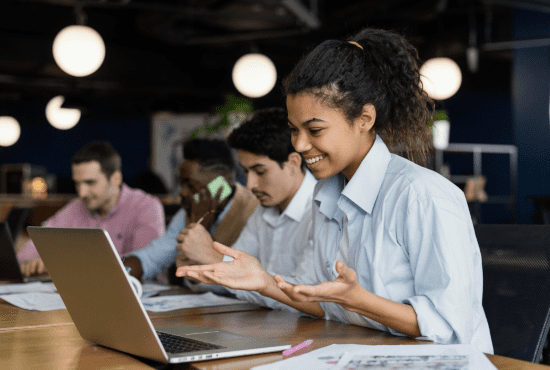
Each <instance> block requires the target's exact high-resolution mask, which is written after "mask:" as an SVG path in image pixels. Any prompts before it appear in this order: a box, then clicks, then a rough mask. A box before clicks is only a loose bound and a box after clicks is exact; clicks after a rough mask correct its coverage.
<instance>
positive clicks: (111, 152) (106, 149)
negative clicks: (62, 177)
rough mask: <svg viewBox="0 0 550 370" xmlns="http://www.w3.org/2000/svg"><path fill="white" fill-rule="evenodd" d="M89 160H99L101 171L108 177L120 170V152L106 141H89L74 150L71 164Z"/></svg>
mask: <svg viewBox="0 0 550 370" xmlns="http://www.w3.org/2000/svg"><path fill="white" fill-rule="evenodd" d="M91 161H96V162H99V165H100V167H101V172H103V173H104V174H105V176H107V178H108V179H110V178H111V176H112V175H113V173H115V172H116V171H122V160H121V159H120V154H118V152H117V151H116V150H115V148H113V146H112V145H111V144H109V143H108V142H106V141H94V142H91V143H89V144H87V145H85V146H84V147H83V148H82V149H80V150H79V151H78V152H76V153H75V155H73V157H72V158H71V164H73V165H75V164H80V163H85V162H91Z"/></svg>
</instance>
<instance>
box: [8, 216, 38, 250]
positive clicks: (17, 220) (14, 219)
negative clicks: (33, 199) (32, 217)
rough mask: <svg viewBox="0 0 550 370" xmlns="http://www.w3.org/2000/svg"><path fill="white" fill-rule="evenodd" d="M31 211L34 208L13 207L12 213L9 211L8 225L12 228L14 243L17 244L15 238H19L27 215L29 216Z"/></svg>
mask: <svg viewBox="0 0 550 370" xmlns="http://www.w3.org/2000/svg"><path fill="white" fill-rule="evenodd" d="M31 211H32V208H23V207H22V208H12V209H11V210H10V213H8V217H7V218H6V222H7V223H8V227H9V229H10V233H11V235H12V239H13V242H14V244H15V240H16V239H17V236H18V235H19V232H20V231H21V230H22V229H23V227H24V226H25V221H26V220H27V217H28V216H29V213H30V212H31Z"/></svg>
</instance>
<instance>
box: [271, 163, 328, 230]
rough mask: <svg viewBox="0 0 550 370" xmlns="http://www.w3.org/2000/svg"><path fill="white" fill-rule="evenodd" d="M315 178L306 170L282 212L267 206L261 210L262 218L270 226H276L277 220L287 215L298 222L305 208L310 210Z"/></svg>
mask: <svg viewBox="0 0 550 370" xmlns="http://www.w3.org/2000/svg"><path fill="white" fill-rule="evenodd" d="M316 183H317V180H316V179H315V177H314V176H313V175H312V174H311V173H310V172H309V171H308V170H306V173H305V175H304V179H303V180H302V184H300V187H299V188H298V190H297V191H296V193H295V194H294V196H293V197H292V199H291V200H290V202H289V203H288V206H287V207H286V208H285V210H284V212H283V213H282V214H279V208H277V207H269V208H267V209H266V210H265V211H264V212H263V218H264V220H265V221H266V222H268V223H269V224H270V225H271V226H276V225H277V221H278V220H279V219H280V218H281V217H283V216H287V217H289V218H291V219H292V220H294V221H296V222H300V221H301V220H302V217H303V216H304V213H305V212H306V210H311V208H310V203H311V196H312V194H313V189H314V188H315V184H316Z"/></svg>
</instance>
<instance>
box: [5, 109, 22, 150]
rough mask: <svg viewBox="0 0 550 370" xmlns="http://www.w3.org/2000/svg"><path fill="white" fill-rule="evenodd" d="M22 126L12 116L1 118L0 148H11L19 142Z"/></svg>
mask: <svg viewBox="0 0 550 370" xmlns="http://www.w3.org/2000/svg"><path fill="white" fill-rule="evenodd" d="M19 136H21V126H19V122H17V120H16V119H15V118H13V117H10V116H0V146H11V145H13V144H15V143H16V142H17V140H19Z"/></svg>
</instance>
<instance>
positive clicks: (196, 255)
mask: <svg viewBox="0 0 550 370" xmlns="http://www.w3.org/2000/svg"><path fill="white" fill-rule="evenodd" d="M228 142H229V145H230V146H231V147H232V148H234V149H236V150H237V157H238V161H239V164H240V165H241V166H242V167H243V169H244V171H245V173H246V176H247V184H246V186H247V188H248V189H249V190H251V191H252V193H254V195H255V196H256V197H257V198H258V200H259V201H260V204H261V205H262V207H258V208H257V209H256V211H255V212H254V213H253V214H252V216H250V218H249V219H248V221H247V223H246V226H245V227H244V229H243V230H242V232H241V234H240V236H239V238H238V239H237V241H236V242H235V243H234V244H233V245H232V246H231V247H232V248H234V249H237V250H241V251H244V252H246V253H248V254H250V255H252V256H254V257H256V258H257V259H258V260H259V261H260V264H261V265H262V267H263V268H264V269H265V270H266V271H267V272H269V273H270V274H273V275H275V274H278V275H282V276H284V277H285V278H286V279H288V280H289V281H296V278H295V277H298V276H310V275H311V274H305V272H306V271H308V270H311V271H312V269H313V244H312V234H311V205H312V195H313V190H314V188H315V184H316V182H317V181H316V180H315V178H314V177H313V175H312V174H311V173H310V172H309V171H307V170H306V168H305V163H304V162H303V160H302V157H301V155H300V154H298V153H297V152H296V151H294V148H293V147H292V144H291V142H290V128H289V127H288V118H287V114H286V111H285V110H284V109H279V108H272V109H266V110H261V111H258V112H256V113H255V114H254V116H253V117H252V118H251V119H250V120H249V121H247V122H245V123H244V124H242V125H241V126H240V127H239V128H237V129H235V130H234V131H233V132H232V133H231V135H230V136H229V138H228ZM178 242H179V244H178V245H177V246H176V249H178V250H179V251H180V252H179V254H178V258H177V260H176V265H177V266H178V267H180V266H183V265H195V264H212V263H217V262H221V261H226V260H231V258H230V257H226V256H223V255H222V254H220V253H219V252H217V251H216V250H215V249H214V248H213V246H212V243H213V240H212V238H211V237H210V234H208V232H207V230H206V229H205V228H204V227H203V226H202V225H200V224H192V225H189V227H188V228H187V230H186V231H184V232H182V233H180V235H179V236H178ZM300 282H301V283H305V284H307V283H312V282H307V281H303V279H302V280H300ZM233 293H234V294H235V295H236V296H237V297H238V298H241V299H246V300H249V301H251V302H254V303H258V304H261V305H264V306H269V307H272V308H282V307H284V308H289V307H288V306H286V305H284V304H282V303H279V302H277V301H274V300H271V299H270V298H266V297H263V296H261V295H260V294H258V293H256V292H249V291H241V290H239V291H233Z"/></svg>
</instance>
